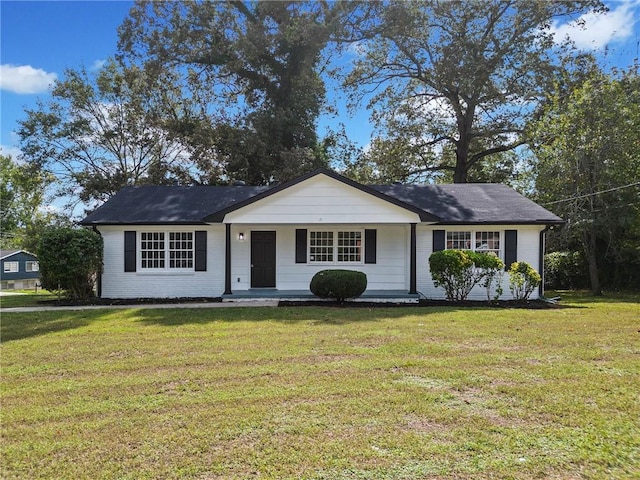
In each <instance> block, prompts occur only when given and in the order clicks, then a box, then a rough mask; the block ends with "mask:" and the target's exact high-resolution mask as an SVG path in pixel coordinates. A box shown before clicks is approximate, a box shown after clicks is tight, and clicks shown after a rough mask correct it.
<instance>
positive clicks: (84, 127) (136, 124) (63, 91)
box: [18, 61, 192, 204]
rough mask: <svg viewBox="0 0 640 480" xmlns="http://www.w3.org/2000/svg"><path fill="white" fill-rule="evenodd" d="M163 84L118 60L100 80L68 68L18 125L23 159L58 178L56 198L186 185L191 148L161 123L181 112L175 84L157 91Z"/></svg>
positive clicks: (96, 197) (99, 197)
mask: <svg viewBox="0 0 640 480" xmlns="http://www.w3.org/2000/svg"><path fill="white" fill-rule="evenodd" d="M165 80H166V79H164V80H161V79H160V78H158V77H150V76H149V75H147V74H146V72H143V71H141V70H139V69H136V68H122V67H120V66H119V65H118V64H117V63H116V62H115V61H110V62H108V63H107V64H106V65H105V66H104V67H102V68H101V69H100V70H99V71H98V72H97V73H96V74H95V75H93V74H89V73H87V72H86V71H85V70H84V69H80V70H71V69H69V70H67V71H66V72H65V76H64V79H62V80H59V81H57V82H56V83H55V85H54V87H53V90H52V92H51V100H50V101H48V102H47V103H45V102H42V101H40V102H39V103H38V107H37V108H36V109H32V110H26V114H27V116H26V119H24V120H22V121H21V122H20V128H19V130H18V135H19V136H20V148H21V150H22V152H23V153H24V157H25V159H26V160H28V161H29V162H31V163H33V164H34V165H37V166H38V167H39V168H41V169H43V170H44V171H46V172H49V173H51V174H52V175H54V176H55V178H56V185H57V186H58V190H57V192H56V193H57V195H58V196H60V197H66V198H69V199H70V200H74V199H77V198H79V199H80V200H82V201H84V202H86V203H89V204H91V203H101V202H103V201H105V200H107V199H108V198H109V197H110V196H111V195H113V194H114V193H115V192H117V191H118V190H119V189H120V188H122V187H123V186H126V185H135V184H141V183H154V184H159V183H169V182H172V181H174V180H175V179H181V180H183V181H188V179H190V177H191V174H192V168H191V165H185V160H186V159H188V158H189V154H190V152H189V149H188V148H187V146H186V145H184V144H181V143H180V142H178V141H176V140H175V139H174V138H172V137H170V136H169V135H168V134H167V132H166V130H165V128H163V125H162V124H161V123H160V121H159V119H166V118H167V117H168V115H167V112H170V111H174V112H176V111H180V110H181V107H180V105H179V103H178V100H177V96H176V92H175V91H174V90H172V87H171V86H170V85H169V86H167V85H165V86H164V87H163V89H158V88H156V87H157V84H158V83H160V82H163V83H167V82H166V81H165ZM180 116H182V115H180ZM163 121H166V120H163Z"/></svg>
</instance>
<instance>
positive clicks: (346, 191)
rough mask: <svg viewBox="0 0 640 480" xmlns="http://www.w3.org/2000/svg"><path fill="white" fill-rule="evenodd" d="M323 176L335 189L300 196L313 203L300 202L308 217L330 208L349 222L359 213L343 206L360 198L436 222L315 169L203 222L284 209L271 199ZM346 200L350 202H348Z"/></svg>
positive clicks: (414, 209)
mask: <svg viewBox="0 0 640 480" xmlns="http://www.w3.org/2000/svg"><path fill="white" fill-rule="evenodd" d="M323 177H324V178H325V179H326V180H328V181H329V183H330V184H334V185H335V186H336V187H337V188H336V189H335V190H334V189H331V188H327V187H326V186H325V192H324V194H317V193H316V194H315V195H313V194H312V195H306V194H303V195H300V196H301V197H305V198H310V199H311V201H312V202H314V203H311V204H306V202H307V201H309V200H303V201H302V205H304V206H306V207H307V210H308V211H309V214H311V213H312V212H313V213H317V211H318V210H317V209H318V207H320V206H321V205H322V206H325V207H333V210H334V211H333V212H332V213H333V216H334V217H335V215H336V213H337V212H336V210H340V211H341V212H342V214H343V216H348V217H349V218H348V219H346V218H345V219H344V220H343V221H348V222H352V221H353V216H354V215H357V214H358V212H356V211H355V209H353V208H352V209H351V210H350V211H346V212H345V211H344V207H354V203H353V200H354V199H356V198H357V197H359V198H360V199H363V200H364V201H365V202H368V204H369V205H368V206H369V207H370V208H373V205H376V204H377V205H378V207H379V208H382V207H383V204H384V206H385V207H387V208H392V209H394V208H395V211H396V214H398V215H400V216H402V215H407V214H409V215H410V216H411V217H414V216H415V215H418V218H419V220H420V221H429V222H437V221H438V220H439V219H438V218H437V217H435V216H433V215H431V214H429V213H428V212H426V211H424V210H422V209H420V208H417V207H415V206H414V205H412V204H410V203H406V202H404V201H402V200H399V199H397V198H395V197H392V196H388V195H386V194H384V193H382V192H380V191H378V190H376V189H374V188H371V187H369V186H366V185H362V184H360V183H358V182H355V181H353V180H351V179H348V178H346V177H343V176H342V175H339V174H337V173H335V172H333V171H331V170H327V169H318V170H315V171H313V172H310V173H308V174H306V175H302V176H301V177H298V178H296V179H295V180H292V181H290V182H287V183H284V184H281V185H278V186H276V187H273V188H271V189H269V190H266V191H264V192H262V193H260V194H258V195H256V196H254V197H250V198H247V199H246V200H244V201H241V202H239V203H237V204H234V205H230V206H229V207H227V208H223V209H220V210H219V211H217V212H215V213H214V214H212V215H209V216H207V217H205V219H204V220H205V221H206V222H222V221H224V220H225V219H226V217H227V215H230V214H232V213H233V212H237V211H238V210H241V209H244V210H245V211H246V210H247V207H248V206H250V205H259V204H262V205H263V206H264V208H272V209H273V208H285V207H286V202H284V203H283V202H282V201H279V200H274V198H279V199H280V200H281V199H282V197H284V196H285V194H291V195H296V194H298V195H299V192H300V191H301V190H303V189H305V188H306V187H307V186H310V185H314V184H317V182H313V183H312V182H311V181H312V180H318V179H320V178H323ZM340 187H342V188H340ZM345 187H346V188H345ZM336 195H337V197H336ZM270 197H271V198H270ZM347 197H349V198H347ZM336 198H339V199H340V200H339V201H338V202H336V201H335V199H336ZM365 199H366V200H365ZM349 200H351V202H350V201H349ZM357 204H358V202H357V200H356V205H357ZM300 206H301V204H300V203H298V204H295V203H293V204H291V205H290V207H291V208H292V209H297V210H299V211H300V214H301V215H303V214H304V210H305V209H304V207H303V208H302V209H300V208H299V207H300ZM360 206H362V205H360ZM360 213H364V212H363V211H360ZM379 213H380V212H379ZM316 216H317V215H316ZM234 217H235V219H237V218H238V215H235V216H233V215H232V218H234ZM325 217H326V215H325ZM307 218H308V219H309V218H310V217H307ZM359 218H360V221H364V220H362V217H359ZM416 220H417V219H416ZM232 221H233V220H232ZM236 221H237V220H236ZM292 221H293V220H292ZM320 221H321V222H323V223H324V222H330V220H328V219H326V218H323V219H322V220H320ZM397 221H403V220H401V219H398V220H397ZM404 221H406V219H404ZM314 223H315V222H314ZM337 223H342V221H338V222H337Z"/></svg>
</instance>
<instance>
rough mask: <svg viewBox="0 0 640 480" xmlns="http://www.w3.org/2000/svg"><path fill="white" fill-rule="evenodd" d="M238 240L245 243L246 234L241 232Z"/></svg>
mask: <svg viewBox="0 0 640 480" xmlns="http://www.w3.org/2000/svg"><path fill="white" fill-rule="evenodd" d="M238 240H240V241H241V242H244V233H243V232H240V233H239V234H238Z"/></svg>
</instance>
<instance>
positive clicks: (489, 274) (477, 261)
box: [429, 250, 504, 301]
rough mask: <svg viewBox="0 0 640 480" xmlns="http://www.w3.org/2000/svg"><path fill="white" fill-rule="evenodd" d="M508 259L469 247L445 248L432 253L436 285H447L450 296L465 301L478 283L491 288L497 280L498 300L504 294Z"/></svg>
mask: <svg viewBox="0 0 640 480" xmlns="http://www.w3.org/2000/svg"><path fill="white" fill-rule="evenodd" d="M503 268H504V263H503V262H502V260H500V259H499V258H498V257H497V256H496V255H495V254H492V253H483V252H474V251H469V250H441V251H438V252H433V253H432V254H431V256H430V257H429V269H430V271H431V277H432V278H433V283H434V285H435V286H436V287H442V288H444V291H445V295H446V297H447V300H451V301H463V300H466V298H467V296H468V295H469V293H470V292H471V290H472V289H473V287H475V286H476V285H482V286H483V287H484V288H485V289H486V290H487V299H488V300H491V290H492V287H493V284H494V282H496V288H495V296H494V300H497V299H498V298H499V296H500V295H501V294H502V287H501V286H500V280H501V278H502V269H503Z"/></svg>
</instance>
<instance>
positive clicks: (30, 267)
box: [25, 262, 40, 272]
mask: <svg viewBox="0 0 640 480" xmlns="http://www.w3.org/2000/svg"><path fill="white" fill-rule="evenodd" d="M25 266H26V270H27V272H37V271H39V270H40V265H39V264H38V262H26V265H25Z"/></svg>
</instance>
